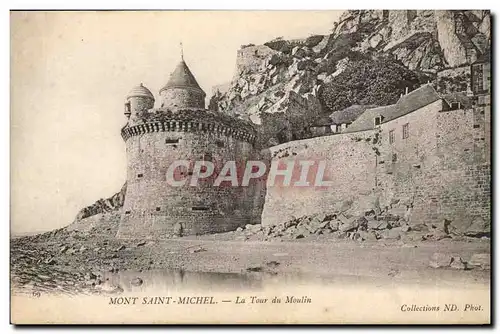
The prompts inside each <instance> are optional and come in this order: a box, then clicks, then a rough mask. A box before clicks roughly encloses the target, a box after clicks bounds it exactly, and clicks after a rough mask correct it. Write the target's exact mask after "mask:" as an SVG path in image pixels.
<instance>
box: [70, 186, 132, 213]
mask: <svg viewBox="0 0 500 334" xmlns="http://www.w3.org/2000/svg"><path fill="white" fill-rule="evenodd" d="M126 191H127V183H125V184H124V185H123V186H122V188H121V190H120V191H119V192H117V193H116V194H114V195H113V196H111V197H110V198H106V199H102V198H101V199H99V200H98V201H97V202H95V203H94V204H92V205H89V206H87V207H85V208H83V209H81V210H80V212H78V214H77V215H76V218H75V222H79V221H81V220H83V219H85V218H88V217H91V216H95V215H97V214H100V213H108V212H113V211H117V210H119V209H121V208H122V207H123V203H124V201H125V192H126Z"/></svg>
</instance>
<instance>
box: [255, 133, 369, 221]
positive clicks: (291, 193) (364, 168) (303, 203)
mask: <svg viewBox="0 0 500 334" xmlns="http://www.w3.org/2000/svg"><path fill="white" fill-rule="evenodd" d="M377 138H378V136H377V134H376V132H375V131H365V132H358V133H349V134H342V135H332V136H325V137H317V138H311V139H305V140H298V141H293V142H288V143H284V144H281V145H278V146H273V147H271V148H270V153H271V156H272V158H273V160H275V161H280V162H283V163H285V162H286V161H300V160H314V161H325V163H326V168H325V174H324V178H323V179H324V180H325V181H331V182H332V186H331V187H314V186H313V185H312V184H314V181H315V176H316V170H317V169H315V168H311V170H310V171H309V177H308V180H309V181H310V182H311V186H307V187H294V186H291V187H284V186H282V183H280V182H278V181H280V179H279V178H277V179H276V180H277V182H276V183H275V184H274V185H268V187H267V194H266V200H265V205H264V210H263V213H262V216H263V219H262V224H265V225H275V224H279V223H282V222H285V221H287V220H289V219H290V218H291V216H295V217H300V216H303V215H309V214H313V213H316V212H321V211H328V210H331V209H332V208H334V207H336V206H338V205H339V202H340V203H341V202H342V201H344V200H346V199H350V200H354V201H356V199H359V198H363V197H366V196H370V194H372V192H373V190H374V188H375V182H376V159H377V158H376V157H377V154H376V147H377V140H378V139H377ZM297 165H298V163H296V166H297ZM283 167H284V166H283ZM299 177H300V168H297V167H296V168H295V169H294V174H293V177H292V184H293V182H295V181H297V180H298V179H299Z"/></svg>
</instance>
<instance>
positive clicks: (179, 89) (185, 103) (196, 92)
mask: <svg viewBox="0 0 500 334" xmlns="http://www.w3.org/2000/svg"><path fill="white" fill-rule="evenodd" d="M160 96H161V106H162V107H164V108H169V109H171V110H174V111H175V110H178V109H181V108H205V96H206V94H205V92H204V91H203V90H202V89H201V87H200V85H198V82H196V79H195V78H194V76H193V74H192V73H191V70H189V67H188V66H187V65H186V63H185V62H184V59H182V60H181V62H180V63H179V64H178V65H177V67H176V68H175V70H174V72H173V73H172V75H171V76H170V80H168V82H167V84H166V85H165V86H164V87H163V88H162V89H160Z"/></svg>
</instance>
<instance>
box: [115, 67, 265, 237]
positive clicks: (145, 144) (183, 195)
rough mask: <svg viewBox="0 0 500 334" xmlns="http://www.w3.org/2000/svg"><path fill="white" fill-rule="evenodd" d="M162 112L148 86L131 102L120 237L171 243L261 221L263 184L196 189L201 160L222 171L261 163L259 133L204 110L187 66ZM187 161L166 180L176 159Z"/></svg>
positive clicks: (171, 84)
mask: <svg viewBox="0 0 500 334" xmlns="http://www.w3.org/2000/svg"><path fill="white" fill-rule="evenodd" d="M160 99H161V103H160V105H161V107H160V108H156V109H155V108H153V106H154V102H155V98H154V96H153V94H152V93H151V91H149V89H147V88H146V87H145V86H144V85H142V84H141V85H139V86H137V87H135V88H133V89H132V90H131V91H130V93H129V94H128V95H127V97H126V103H125V116H126V117H127V119H128V120H127V124H126V125H125V126H124V127H123V128H122V130H121V134H122V137H123V139H124V141H125V144H126V152H127V188H126V195H125V201H124V206H123V212H122V217H121V222H120V226H119V230H118V235H117V236H118V237H119V238H155V239H162V238H169V237H171V236H175V235H177V236H180V235H192V234H205V233H215V232H225V231H229V230H234V229H236V228H237V227H239V226H244V225H245V224H252V223H259V222H260V215H261V210H262V206H263V199H264V196H263V195H262V191H265V189H261V188H260V187H261V184H263V183H259V182H256V183H250V185H249V186H247V187H231V186H230V185H227V186H224V185H223V184H221V186H218V187H214V186H213V185H212V184H211V182H213V179H209V178H207V179H206V180H200V181H199V183H198V185H197V186H191V185H190V182H189V179H190V178H191V177H192V176H193V165H194V162H195V161H211V162H213V163H214V165H215V170H216V172H217V171H220V168H221V166H222V164H224V163H225V162H226V161H230V160H231V161H236V163H237V164H239V163H244V162H245V161H247V160H258V159H259V156H258V154H259V153H258V151H257V150H256V149H255V148H254V143H255V140H256V131H255V130H254V128H253V126H252V125H251V124H249V123H247V122H245V121H242V120H239V119H236V118H232V117H230V116H228V115H226V114H222V113H219V112H214V111H209V110H206V109H205V93H204V91H203V90H202V89H201V88H200V86H199V85H198V83H197V81H196V79H195V77H194V76H193V74H192V73H191V71H190V69H189V67H188V66H187V64H186V63H185V62H184V60H182V61H181V62H180V63H179V64H178V65H177V67H176V68H175V70H174V71H173V73H172V74H171V76H170V79H169V81H168V82H167V84H166V85H165V86H164V87H163V88H161V90H160ZM178 160H184V161H187V162H188V166H187V168H182V167H181V168H179V169H178V170H177V171H178V172H179V173H178V174H175V175H176V177H179V178H180V179H186V180H187V182H186V183H185V185H183V186H180V187H174V186H172V185H170V184H169V183H168V182H167V176H166V173H167V170H168V168H169V166H170V165H171V164H172V162H174V161H178Z"/></svg>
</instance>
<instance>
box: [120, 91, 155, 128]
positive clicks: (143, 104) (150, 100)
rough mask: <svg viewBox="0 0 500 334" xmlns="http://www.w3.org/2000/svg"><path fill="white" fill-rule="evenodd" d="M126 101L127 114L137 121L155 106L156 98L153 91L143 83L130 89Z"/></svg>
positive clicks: (130, 118)
mask: <svg viewBox="0 0 500 334" xmlns="http://www.w3.org/2000/svg"><path fill="white" fill-rule="evenodd" d="M126 100H127V102H125V112H124V114H125V116H126V117H127V118H128V119H129V120H131V121H132V122H135V121H137V120H138V119H139V118H141V117H142V115H143V114H144V113H145V112H147V111H148V110H149V109H151V108H153V107H154V104H155V98H154V96H153V94H152V93H151V91H150V90H149V89H147V88H146V87H144V85H143V84H142V83H141V84H140V85H139V86H136V87H134V88H132V89H131V90H130V92H129V93H128V95H127V97H126Z"/></svg>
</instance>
